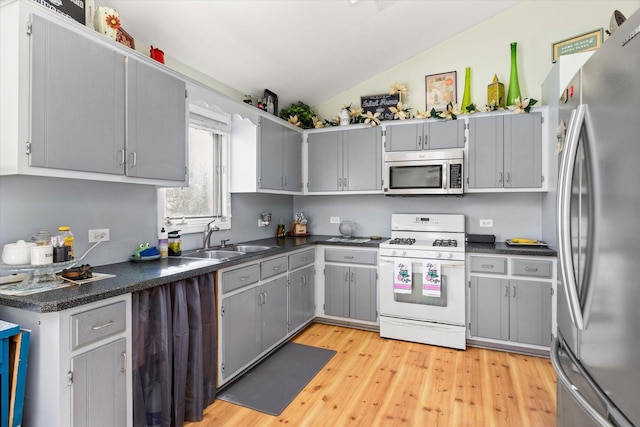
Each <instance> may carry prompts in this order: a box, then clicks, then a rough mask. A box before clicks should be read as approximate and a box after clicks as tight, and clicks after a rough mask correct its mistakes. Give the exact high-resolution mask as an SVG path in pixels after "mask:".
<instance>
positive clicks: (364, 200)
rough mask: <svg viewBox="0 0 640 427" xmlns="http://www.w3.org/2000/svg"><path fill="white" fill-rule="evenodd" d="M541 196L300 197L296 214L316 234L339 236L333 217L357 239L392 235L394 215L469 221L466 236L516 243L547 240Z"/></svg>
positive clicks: (530, 194)
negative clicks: (487, 222) (485, 223)
mask: <svg viewBox="0 0 640 427" xmlns="http://www.w3.org/2000/svg"><path fill="white" fill-rule="evenodd" d="M541 197H542V194H541V193H500V194H498V193H482V194H477V193H476V194H465V195H464V196H462V197H440V196H433V197H387V196H383V195H358V196H295V197H294V203H293V207H294V210H295V211H303V212H304V213H305V215H307V216H308V218H309V225H308V229H309V231H310V232H311V233H313V234H339V232H338V224H331V223H330V222H329V220H330V217H332V216H334V217H335V216H337V217H340V220H342V221H344V220H350V221H354V222H355V223H356V224H357V229H356V234H357V235H358V236H363V237H367V236H371V235H379V236H382V237H388V236H389V235H390V233H391V214H393V213H433V214H435V213H450V214H464V215H465V216H466V231H467V233H476V234H495V235H496V241H504V240H505V239H509V238H511V237H518V236H519V237H530V238H534V239H540V238H541V236H542V208H541ZM480 219H492V220H493V227H492V228H481V227H480V226H479V220H480Z"/></svg>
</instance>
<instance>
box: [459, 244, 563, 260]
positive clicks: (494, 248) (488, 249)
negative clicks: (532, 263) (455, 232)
mask: <svg viewBox="0 0 640 427" xmlns="http://www.w3.org/2000/svg"><path fill="white" fill-rule="evenodd" d="M466 251H467V252H468V253H469V252H472V253H484V254H503V255H525V256H551V257H553V256H557V255H558V254H557V252H556V251H555V250H554V249H551V248H548V247H545V246H510V245H507V244H506V243H504V242H496V243H469V242H467V244H466Z"/></svg>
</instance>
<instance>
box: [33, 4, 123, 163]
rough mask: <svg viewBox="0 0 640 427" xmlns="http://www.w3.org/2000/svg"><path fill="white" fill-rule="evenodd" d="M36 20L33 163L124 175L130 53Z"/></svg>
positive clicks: (43, 20)
mask: <svg viewBox="0 0 640 427" xmlns="http://www.w3.org/2000/svg"><path fill="white" fill-rule="evenodd" d="M31 19H32V33H31V112H32V117H31V119H32V122H31V141H30V142H31V154H30V156H29V162H30V165H31V166H41V167H48V168H58V169H68V170H77V171H87V172H99V173H108V174H123V173H124V163H123V162H122V159H123V157H124V132H125V127H124V126H125V122H124V107H125V73H124V67H125V65H124V55H122V54H120V53H118V52H116V51H115V50H113V49H111V48H109V47H106V46H103V45H101V44H99V43H96V42H95V41H92V40H90V39H88V38H86V37H83V36H82V35H80V34H77V33H75V32H73V31H71V30H68V29H66V28H63V27H61V26H59V25H57V24H54V23H52V22H49V21H47V20H45V19H44V18H42V17H40V16H38V15H32V17H31Z"/></svg>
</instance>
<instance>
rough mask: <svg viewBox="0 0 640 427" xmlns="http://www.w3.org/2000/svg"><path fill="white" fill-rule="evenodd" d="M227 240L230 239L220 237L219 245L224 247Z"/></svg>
mask: <svg viewBox="0 0 640 427" xmlns="http://www.w3.org/2000/svg"><path fill="white" fill-rule="evenodd" d="M229 240H230V239H222V240H220V247H221V248H226V247H227V242H228V241H229Z"/></svg>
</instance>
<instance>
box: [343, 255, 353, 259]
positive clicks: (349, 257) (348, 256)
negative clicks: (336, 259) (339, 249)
mask: <svg viewBox="0 0 640 427" xmlns="http://www.w3.org/2000/svg"><path fill="white" fill-rule="evenodd" d="M344 259H353V255H345V256H344Z"/></svg>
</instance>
